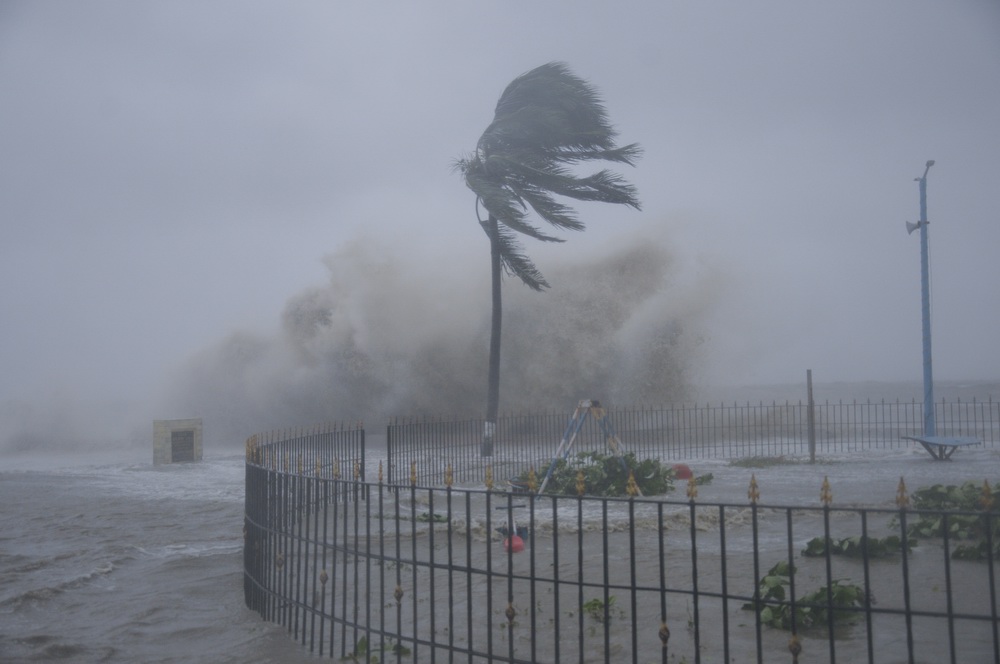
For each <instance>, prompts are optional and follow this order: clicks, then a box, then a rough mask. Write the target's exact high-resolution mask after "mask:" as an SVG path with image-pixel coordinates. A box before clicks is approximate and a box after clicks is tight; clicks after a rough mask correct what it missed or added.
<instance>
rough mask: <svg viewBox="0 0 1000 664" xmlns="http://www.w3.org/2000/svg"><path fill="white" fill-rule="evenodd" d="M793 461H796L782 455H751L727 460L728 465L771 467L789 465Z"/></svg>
mask: <svg viewBox="0 0 1000 664" xmlns="http://www.w3.org/2000/svg"><path fill="white" fill-rule="evenodd" d="M794 463H798V462H797V461H795V460H793V459H786V458H785V457H783V456H776V457H773V456H752V457H743V458H742V459H733V460H731V461H730V462H729V465H730V466H736V467H737V468H771V467H772V466H789V465H792V464H794Z"/></svg>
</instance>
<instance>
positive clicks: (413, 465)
mask: <svg viewBox="0 0 1000 664" xmlns="http://www.w3.org/2000/svg"><path fill="white" fill-rule="evenodd" d="M410 486H417V462H416V461H411V462H410Z"/></svg>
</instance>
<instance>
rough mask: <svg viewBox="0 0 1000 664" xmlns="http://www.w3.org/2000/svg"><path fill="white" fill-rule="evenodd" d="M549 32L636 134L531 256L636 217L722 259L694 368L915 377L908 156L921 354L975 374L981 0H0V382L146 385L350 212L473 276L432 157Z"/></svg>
mask: <svg viewBox="0 0 1000 664" xmlns="http://www.w3.org/2000/svg"><path fill="white" fill-rule="evenodd" d="M552 60H561V61H565V62H566V63H568V64H569V66H570V67H571V68H572V69H573V71H574V72H576V73H577V74H579V75H580V76H582V77H584V78H586V79H587V80H589V81H590V82H591V83H593V84H594V85H595V86H596V87H597V88H598V89H599V90H600V92H601V94H602V95H603V97H604V99H605V101H606V106H607V108H608V112H609V115H610V118H611V120H612V122H613V123H614V124H615V125H616V126H617V128H618V129H619V131H620V138H621V141H622V142H626V143H627V142H633V141H635V142H639V143H640V144H641V145H642V146H643V147H644V149H645V155H644V157H643V158H642V160H641V161H640V162H639V164H638V166H637V168H635V169H634V170H633V169H630V170H627V171H626V172H625V173H624V174H625V175H626V176H627V177H628V178H629V179H630V180H631V181H632V182H634V183H635V184H636V186H637V187H638V189H639V193H640V197H641V199H642V202H643V210H642V212H641V213H636V212H634V211H632V210H625V209H613V208H610V207H608V206H601V205H598V204H591V205H584V206H582V207H580V208H579V210H580V214H581V218H582V219H583V220H584V221H585V222H586V223H587V231H586V232H585V233H583V234H575V235H572V236H570V237H567V240H568V242H567V243H565V244H562V245H559V246H554V247H538V246H537V245H534V244H530V243H529V244H528V245H527V249H528V253H529V254H530V255H532V256H533V257H535V258H536V262H538V263H539V266H540V267H541V268H542V271H543V272H545V271H546V265H547V263H546V261H549V260H556V259H555V258H551V257H553V256H556V257H558V256H563V257H572V256H576V255H599V254H600V253H601V252H602V251H605V250H607V248H608V247H609V246H612V245H615V244H616V243H618V242H620V241H622V238H626V237H634V236H637V235H638V236H643V235H656V236H657V238H660V239H664V238H665V242H666V244H668V245H669V246H671V247H672V249H673V252H674V254H675V255H676V256H677V257H679V259H680V260H681V261H682V263H683V266H684V267H683V270H684V271H686V273H687V274H688V277H689V278H690V279H697V278H700V277H699V276H698V275H699V273H700V272H711V273H713V274H717V275H720V277H719V278H720V280H721V281H722V282H724V283H725V284H726V287H725V288H722V289H720V291H719V292H718V293H717V294H715V295H713V298H715V299H716V300H717V301H715V302H713V306H712V307H711V311H712V313H711V315H710V316H709V318H708V320H707V321H706V327H707V330H708V333H707V335H706V342H705V349H706V350H705V355H706V357H707V361H706V364H705V366H704V369H703V372H702V376H701V380H703V381H705V382H712V383H714V382H719V383H734V384H744V385H758V384H767V383H785V382H793V381H798V380H802V378H803V376H804V372H805V370H806V369H808V368H811V369H813V372H814V377H815V378H816V379H817V380H820V381H868V380H909V379H912V380H919V379H920V376H921V346H920V344H921V328H920V262H919V258H920V256H919V238H918V234H914V235H912V236H908V235H907V234H906V231H905V227H904V223H905V222H906V221H907V220H909V221H915V220H916V219H917V218H918V214H919V196H918V187H917V183H916V182H914V178H916V177H919V176H920V175H921V174H922V173H923V171H924V164H925V162H926V161H927V160H928V159H934V160H936V162H937V163H936V165H935V166H934V167H933V168H932V169H931V171H930V174H929V177H928V192H929V195H928V206H929V212H928V217H929V219H930V220H931V222H932V224H931V226H930V238H931V242H930V246H931V264H932V281H933V291H932V293H933V301H934V309H933V331H934V363H935V367H934V368H935V376H936V377H937V378H940V379H949V380H974V379H980V380H997V379H1000V351H998V347H997V342H996V339H997V331H998V329H1000V306H998V305H1000V298H998V294H997V293H998V285H1000V259H998V249H1000V223H998V222H1000V212H998V210H1000V205H998V203H997V200H998V197H997V193H996V192H997V190H998V187H1000V184H998V183H1000V3H997V2H995V1H994V0H954V1H952V2H939V1H927V2H924V1H918V0H899V1H882V0H876V1H872V0H863V1H851V0H844V1H841V2H836V3H808V2H801V1H800V0H790V1H788V2H780V1H770V0H769V1H766V2H752V3H748V2H735V1H733V2H683V3H681V2H624V3H614V7H612V3H608V2H603V1H582V2H572V3H570V2H551V3H527V2H524V3H518V2H504V3H500V2H419V3H418V2H379V3H361V2H358V3H347V2H280V3H279V2H268V3H265V2H246V1H240V2H201V1H198V2H182V1H176V0H174V1H171V2H138V3H137V2H11V1H10V0H3V1H2V2H0V224H2V229H3V235H2V238H3V240H2V242H0V311H2V312H3V325H2V339H3V343H2V346H0V400H3V401H8V402H10V401H12V400H13V401H18V402H23V401H31V400H44V399H45V398H47V397H49V396H51V395H53V394H61V395H64V396H65V395H84V396H86V397H88V398H91V397H96V396H100V397H102V398H109V399H128V398H136V397H140V396H142V395H145V394H151V393H153V392H155V391H156V390H157V389H159V386H160V385H161V384H162V382H163V381H164V380H165V376H166V375H167V373H168V372H169V371H170V370H171V368H172V367H175V366H176V365H177V364H178V363H181V362H184V361H186V360H187V358H189V357H191V356H192V355H193V354H194V353H196V352H198V351H199V350H201V349H203V348H205V347H207V346H209V345H211V344H213V343H215V342H216V341H217V340H218V339H220V338H223V337H225V336H226V335H229V334H231V333H233V332H237V331H242V330H246V331H251V332H254V333H261V334H267V333H269V331H270V330H274V329H276V328H277V327H278V326H279V325H280V315H281V311H282V309H283V307H284V306H285V303H286V301H287V300H288V299H289V298H290V297H292V296H294V295H296V294H297V293H300V292H302V291H303V290H304V289H308V288H311V287H314V286H316V285H319V284H322V283H324V282H325V281H326V280H327V279H328V274H327V268H326V267H325V266H324V264H323V262H322V261H323V258H324V256H327V255H329V254H331V253H333V252H336V251H342V250H343V248H344V247H345V246H347V245H348V244H349V243H351V242H357V241H359V239H360V240H361V241H362V242H364V243H365V244H366V245H367V246H369V247H371V248H373V249H374V250H375V251H376V252H377V251H379V250H380V248H384V249H385V251H386V252H387V253H388V254H390V255H395V254H397V253H400V252H402V253H405V254H406V255H408V256H409V257H411V258H412V259H413V260H414V262H415V263H418V264H425V265H451V266H452V267H453V270H454V272H453V274H452V277H453V278H455V279H458V280H462V279H464V278H465V277H464V276H463V275H464V272H463V271H467V270H479V271H481V273H477V274H476V278H477V279H478V278H481V277H482V276H483V275H485V270H486V269H487V254H488V245H487V243H486V239H485V237H484V236H483V233H482V230H481V229H480V228H479V227H478V225H477V224H476V221H475V217H474V207H473V198H472V195H471V193H470V192H469V191H468V190H467V189H466V188H465V187H464V185H463V183H462V181H461V179H460V177H459V176H458V175H457V174H455V173H454V172H453V171H452V164H453V161H454V160H455V159H456V158H458V157H461V156H463V155H464V154H465V153H467V152H469V151H471V150H472V149H473V148H474V147H475V144H476V140H477V139H478V137H479V135H480V134H481V132H482V131H483V129H484V128H485V127H486V125H487V124H488V123H489V122H490V120H491V119H492V115H493V108H494V105H495V103H496V100H497V98H498V97H499V95H500V93H501V91H502V90H503V88H504V87H505V86H506V85H507V83H509V82H510V80H511V79H512V78H514V77H515V76H517V75H518V74H521V73H523V72H525V71H527V70H529V69H531V68H533V67H535V66H538V65H540V64H543V63H545V62H548V61H552ZM692 275H694V276H692ZM685 283H687V282H686V278H685V277H680V278H678V279H677V280H676V282H675V284H674V287H675V288H677V289H680V290H683V288H684V285H685ZM434 287H435V288H444V287H443V286H442V285H441V284H437V285H436V286H434ZM508 287H510V286H508ZM443 292H444V294H445V297H446V294H447V289H446V288H444V290H443ZM682 296H683V293H680V292H679V293H678V297H682ZM487 297H488V294H487V293H484V294H483V298H484V299H483V306H484V307H485V306H488V303H487ZM540 297H544V295H543V296H540ZM477 315H478V314H477ZM405 324H406V323H405V321H400V325H405ZM484 353H485V349H484Z"/></svg>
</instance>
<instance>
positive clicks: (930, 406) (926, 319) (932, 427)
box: [907, 159, 937, 436]
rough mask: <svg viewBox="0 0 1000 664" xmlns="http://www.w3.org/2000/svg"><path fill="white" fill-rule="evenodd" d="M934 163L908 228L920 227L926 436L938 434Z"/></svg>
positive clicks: (922, 182)
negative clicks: (930, 188)
mask: <svg viewBox="0 0 1000 664" xmlns="http://www.w3.org/2000/svg"><path fill="white" fill-rule="evenodd" d="M933 165H934V160H933V159H931V160H930V161H928V162H927V166H926V168H924V174H923V175H922V176H920V177H919V178H915V179H916V181H917V182H918V183H919V185H920V221H918V222H917V223H916V224H907V230H908V231H909V232H910V233H912V232H913V231H914V230H915V229H916V228H919V229H920V303H921V309H922V313H923V339H924V436H936V435H937V422H936V421H935V418H934V373H933V370H932V368H931V287H930V258H929V257H928V251H927V226H928V224H929V223H930V222H929V221H928V220H927V172H928V171H929V170H931V166H933Z"/></svg>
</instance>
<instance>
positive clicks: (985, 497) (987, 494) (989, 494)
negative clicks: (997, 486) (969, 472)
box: [979, 480, 993, 512]
mask: <svg viewBox="0 0 1000 664" xmlns="http://www.w3.org/2000/svg"><path fill="white" fill-rule="evenodd" d="M979 504H980V505H981V506H982V508H983V511H984V512H989V511H990V510H991V509H993V491H992V490H991V489H990V483H989V482H988V481H986V480H983V494H982V495H981V496H979Z"/></svg>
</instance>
